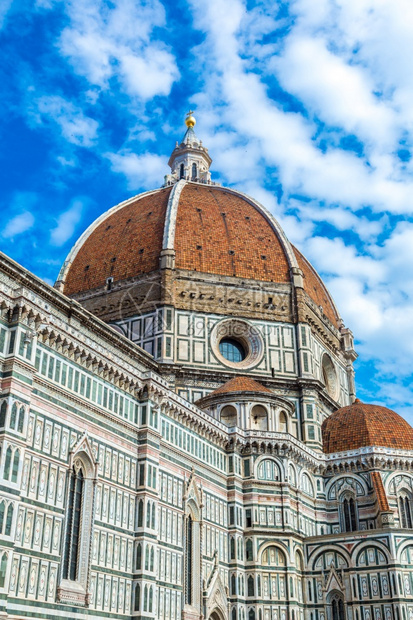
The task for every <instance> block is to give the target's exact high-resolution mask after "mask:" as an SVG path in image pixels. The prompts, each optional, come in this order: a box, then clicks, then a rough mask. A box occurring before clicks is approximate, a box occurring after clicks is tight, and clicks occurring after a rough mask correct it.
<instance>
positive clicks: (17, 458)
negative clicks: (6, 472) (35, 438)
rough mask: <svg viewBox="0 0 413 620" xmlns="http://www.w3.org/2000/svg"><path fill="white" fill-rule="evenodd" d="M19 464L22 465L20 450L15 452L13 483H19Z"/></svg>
mask: <svg viewBox="0 0 413 620" xmlns="http://www.w3.org/2000/svg"><path fill="white" fill-rule="evenodd" d="M19 463H20V452H19V450H15V452H14V457H13V467H12V470H11V478H10V481H11V482H17V476H18V475H19Z"/></svg>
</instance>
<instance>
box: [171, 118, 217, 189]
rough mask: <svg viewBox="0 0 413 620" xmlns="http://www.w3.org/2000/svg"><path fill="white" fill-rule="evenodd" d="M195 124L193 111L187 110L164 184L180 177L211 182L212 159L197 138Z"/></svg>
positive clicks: (200, 181) (197, 181)
mask: <svg viewBox="0 0 413 620" xmlns="http://www.w3.org/2000/svg"><path fill="white" fill-rule="evenodd" d="M195 124H196V119H195V117H194V115H193V111H192V110H189V112H187V114H186V118H185V125H186V127H187V130H186V132H185V135H184V137H183V139H182V141H181V143H180V144H178V142H177V143H176V146H175V148H174V150H173V152H172V154H171V157H170V158H169V162H168V165H169V166H170V168H171V173H170V174H167V175H165V186H167V185H173V184H174V183H176V182H177V181H179V180H181V179H185V180H187V181H194V182H196V183H207V184H211V183H212V182H211V173H210V171H209V167H210V165H211V163H212V159H211V157H210V156H209V154H208V149H207V148H206V147H205V146H203V144H202V140H199V138H198V137H197V135H196V133H195V131H194V127H195Z"/></svg>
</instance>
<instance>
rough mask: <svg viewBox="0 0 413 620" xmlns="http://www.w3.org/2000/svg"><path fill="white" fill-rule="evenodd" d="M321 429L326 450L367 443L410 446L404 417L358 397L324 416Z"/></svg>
mask: <svg viewBox="0 0 413 620" xmlns="http://www.w3.org/2000/svg"><path fill="white" fill-rule="evenodd" d="M322 433H323V449H324V452H325V453H327V454H330V453H332V452H344V451H346V450H356V449H357V448H364V447H367V446H379V447H385V448H395V449H396V450H413V428H412V427H411V426H410V425H409V424H408V423H407V422H406V420H404V419H403V418H402V417H401V416H400V415H399V414H398V413H396V412H395V411H392V410H391V409H387V408H386V407H381V406H380V405H370V404H366V403H362V402H361V401H360V400H359V399H356V400H355V402H354V403H353V404H352V405H349V406H347V407H342V408H341V409H338V410H337V411H335V412H334V413H333V414H332V415H331V416H330V417H328V418H327V419H326V420H324V422H323V425H322Z"/></svg>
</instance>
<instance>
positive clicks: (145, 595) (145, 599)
mask: <svg viewBox="0 0 413 620" xmlns="http://www.w3.org/2000/svg"><path fill="white" fill-rule="evenodd" d="M143 611H148V586H145V588H144V590H143Z"/></svg>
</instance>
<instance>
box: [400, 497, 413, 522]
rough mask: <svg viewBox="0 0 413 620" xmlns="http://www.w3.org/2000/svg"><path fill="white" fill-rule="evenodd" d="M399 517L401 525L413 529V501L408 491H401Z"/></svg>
mask: <svg viewBox="0 0 413 620" xmlns="http://www.w3.org/2000/svg"><path fill="white" fill-rule="evenodd" d="M398 505H399V519H400V525H401V527H403V528H405V529H412V527H413V525H412V501H411V498H410V497H409V496H408V494H407V493H401V494H400V495H399V498H398Z"/></svg>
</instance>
